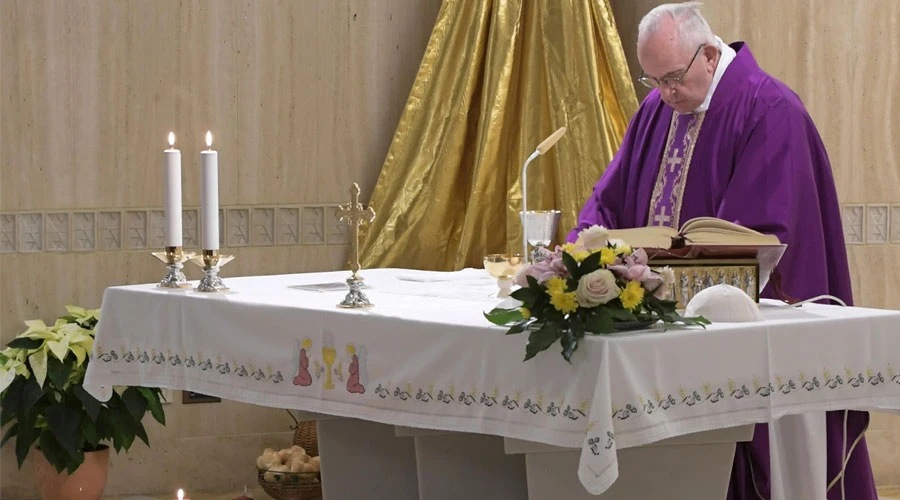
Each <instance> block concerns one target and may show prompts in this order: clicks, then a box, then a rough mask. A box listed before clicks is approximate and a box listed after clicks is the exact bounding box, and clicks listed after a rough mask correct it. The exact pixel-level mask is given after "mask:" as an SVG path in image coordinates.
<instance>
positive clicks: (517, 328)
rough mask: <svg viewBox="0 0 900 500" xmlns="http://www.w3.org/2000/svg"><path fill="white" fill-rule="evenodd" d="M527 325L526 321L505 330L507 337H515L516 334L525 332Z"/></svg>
mask: <svg viewBox="0 0 900 500" xmlns="http://www.w3.org/2000/svg"><path fill="white" fill-rule="evenodd" d="M527 324H528V322H527V321H520V322H518V323H516V324H514V325H512V326H510V327H509V330H507V332H506V334H507V335H515V334H517V333H522V332H524V331H525V325H527Z"/></svg>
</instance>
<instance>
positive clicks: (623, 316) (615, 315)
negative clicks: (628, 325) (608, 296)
mask: <svg viewBox="0 0 900 500" xmlns="http://www.w3.org/2000/svg"><path fill="white" fill-rule="evenodd" d="M605 311H606V313H607V314H609V317H610V318H612V319H613V321H636V320H637V316H635V315H634V313H633V312H631V311H629V310H628V309H616V308H612V307H610V308H605Z"/></svg>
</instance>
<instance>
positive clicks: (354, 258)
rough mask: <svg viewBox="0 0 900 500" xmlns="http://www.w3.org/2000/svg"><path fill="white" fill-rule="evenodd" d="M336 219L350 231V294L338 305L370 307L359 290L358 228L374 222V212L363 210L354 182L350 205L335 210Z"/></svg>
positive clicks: (360, 281) (370, 208)
mask: <svg viewBox="0 0 900 500" xmlns="http://www.w3.org/2000/svg"><path fill="white" fill-rule="evenodd" d="M336 215H337V218H338V220H340V221H342V222H347V227H348V228H349V229H350V270H351V271H353V274H352V275H351V276H350V277H349V278H347V285H348V286H349V287H350V292H349V293H348V294H347V297H345V298H344V301H343V302H341V303H340V304H338V306H340V307H346V308H352V309H355V308H361V307H371V306H372V303H370V302H369V299H368V298H367V297H366V295H365V294H364V293H363V292H362V291H361V290H360V289H361V288H362V282H363V278H362V277H361V276H359V274H357V273H358V272H359V269H360V266H359V226H361V225H362V224H363V223H364V222H372V221H373V220H375V210H372V207H365V208H363V206H362V204H361V203H360V202H359V185H358V184H356V183H355V182H354V183H353V185H352V186H350V203H347V204H345V205H341V206H339V207H338V210H337V214H336Z"/></svg>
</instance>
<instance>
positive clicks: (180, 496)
mask: <svg viewBox="0 0 900 500" xmlns="http://www.w3.org/2000/svg"><path fill="white" fill-rule="evenodd" d="M207 137H208V136H207ZM178 500H184V490H182V489H180V488H179V489H178Z"/></svg>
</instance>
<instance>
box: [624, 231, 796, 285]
mask: <svg viewBox="0 0 900 500" xmlns="http://www.w3.org/2000/svg"><path fill="white" fill-rule="evenodd" d="M609 237H610V238H611V239H612V238H618V239H621V240H624V241H625V243H628V244H629V245H631V246H632V247H633V248H643V249H645V250H646V251H647V255H648V256H650V259H651V261H653V260H664V259H672V258H675V259H710V258H720V259H723V258H724V259H730V258H753V259H756V260H757V261H758V262H759V279H758V281H757V283H758V285H759V290H760V291H762V289H763V288H764V287H765V286H766V284H767V283H768V281H769V276H770V275H771V273H772V270H774V269H775V266H776V265H778V261H780V260H781V257H782V255H784V251H785V249H786V248H787V245H785V244H783V243H781V241H780V240H779V239H778V237H777V236H775V235H771V234H763V233H760V232H759V231H754V230H753V229H750V228H746V227H743V226H739V225H737V224H735V223H733V222H728V221H726V220H722V219H717V218H715V217H697V218H694V219H691V220H689V221H687V222H685V223H684V224H683V225H682V226H681V229H680V230H679V229H674V228H671V227H665V226H648V227H636V228H632V229H611V230H610V231H609ZM651 263H652V262H651Z"/></svg>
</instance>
